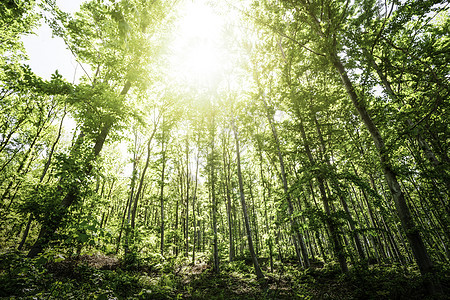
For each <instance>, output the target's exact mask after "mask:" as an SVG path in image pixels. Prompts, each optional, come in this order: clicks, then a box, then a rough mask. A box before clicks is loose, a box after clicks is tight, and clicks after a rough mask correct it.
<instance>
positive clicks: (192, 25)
mask: <svg viewBox="0 0 450 300" xmlns="http://www.w3.org/2000/svg"><path fill="white" fill-rule="evenodd" d="M223 23H224V21H223V17H222V16H220V15H218V14H217V13H216V12H215V11H214V9H213V8H212V7H211V6H209V5H207V4H206V3H205V2H204V1H189V2H186V3H185V5H184V6H183V7H182V16H181V17H180V19H179V21H178V22H177V25H176V28H177V32H176V33H175V39H174V42H173V43H172V45H171V46H170V51H171V58H170V64H171V67H170V70H171V72H170V73H172V76H173V77H175V78H176V79H177V81H183V82H187V83H188V84H197V85H199V84H200V85H205V84H210V83H211V82H212V81H214V79H215V78H217V77H218V76H220V73H221V66H222V65H223V61H222V58H223V56H224V55H223V52H224V51H225V50H224V48H223V46H222V45H221V44H222V28H223Z"/></svg>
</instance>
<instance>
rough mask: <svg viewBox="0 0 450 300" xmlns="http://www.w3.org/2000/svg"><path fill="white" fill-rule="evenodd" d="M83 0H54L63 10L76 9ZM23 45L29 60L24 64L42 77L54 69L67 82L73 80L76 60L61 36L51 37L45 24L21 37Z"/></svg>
mask: <svg viewBox="0 0 450 300" xmlns="http://www.w3.org/2000/svg"><path fill="white" fill-rule="evenodd" d="M82 2H83V0H56V3H57V4H58V6H59V7H60V8H61V9H62V10H63V11H65V12H70V13H73V12H75V11H78V9H79V7H80V5H81V3H82ZM23 42H24V46H25V49H26V51H27V54H28V57H29V60H28V61H27V62H26V64H28V65H30V66H31V69H32V70H33V71H34V72H35V73H36V74H37V75H39V76H41V77H43V78H44V79H50V76H51V74H53V73H55V70H58V72H59V73H60V74H61V75H63V77H64V78H66V79H67V80H68V81H69V82H72V81H73V78H74V75H75V69H76V65H77V64H76V61H75V59H74V58H73V55H72V54H71V53H70V51H69V50H67V49H66V45H65V44H64V42H63V40H62V39H61V38H52V32H51V30H50V28H49V27H48V25H47V24H45V23H44V22H42V24H41V27H40V28H39V29H38V30H36V35H29V36H26V37H24V38H23ZM76 73H77V74H76V78H79V77H80V76H81V75H82V73H81V68H79V67H78V68H77V72H76Z"/></svg>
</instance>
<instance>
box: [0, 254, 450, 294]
mask: <svg viewBox="0 0 450 300" xmlns="http://www.w3.org/2000/svg"><path fill="white" fill-rule="evenodd" d="M221 267H222V270H221V272H220V273H219V274H215V273H213V272H212V269H211V266H210V264H208V263H206V262H198V263H197V264H190V263H189V262H187V261H186V260H183V259H173V260H166V261H165V262H164V263H155V259H152V263H150V261H147V262H146V261H145V260H136V259H132V260H131V262H130V261H129V262H128V263H127V264H125V263H124V261H120V260H118V259H117V258H114V257H109V256H103V255H98V254H97V255H82V256H78V257H76V258H70V259H68V258H67V259H66V258H64V257H62V256H53V257H52V258H51V259H48V257H45V256H41V257H39V258H37V259H34V260H30V259H28V258H26V257H24V256H23V255H21V254H17V253H4V254H0V299H105V300H106V299H227V300H228V299H426V298H427V297H426V293H425V289H424V288H423V283H422V280H421V278H420V276H419V275H418V274H417V272H415V271H412V270H405V269H404V268H400V267H398V266H392V265H383V266H379V265H377V266H369V267H368V268H351V270H350V272H349V274H347V275H342V274H340V272H339V271H338V270H337V268H336V266H325V267H321V266H319V265H318V266H316V267H313V268H311V269H308V270H299V269H298V268H296V267H295V266H294V265H293V264H289V263H284V264H283V265H281V264H277V265H275V268H274V272H269V270H268V266H265V264H264V261H263V270H264V271H265V272H264V273H265V276H266V277H265V280H264V281H262V282H261V281H257V279H256V276H255V275H254V274H253V272H252V270H253V268H252V266H251V265H250V264H249V262H246V261H244V260H240V261H235V262H232V263H225V262H224V263H222V265H221ZM439 274H440V276H441V283H442V286H443V288H444V295H450V275H449V273H448V272H444V271H443V270H442V271H441V272H440V273H439ZM444 298H445V297H442V299H444ZM430 299H431V298H430Z"/></svg>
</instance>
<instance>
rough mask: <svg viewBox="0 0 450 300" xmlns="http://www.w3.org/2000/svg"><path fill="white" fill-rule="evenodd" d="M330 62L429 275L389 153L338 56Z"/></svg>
mask: <svg viewBox="0 0 450 300" xmlns="http://www.w3.org/2000/svg"><path fill="white" fill-rule="evenodd" d="M331 61H332V63H333V65H334V66H335V68H336V70H337V71H338V73H339V75H340V76H341V79H342V82H343V84H344V87H345V89H346V91H347V94H348V95H349V97H350V100H351V101H352V103H353V106H354V107H355V108H356V110H357V111H358V114H359V116H360V117H361V120H362V121H363V123H364V125H365V126H366V128H367V130H368V131H369V133H370V135H371V136H372V139H373V141H374V144H375V147H376V149H377V150H378V153H379V155H380V162H381V167H382V169H383V173H384V177H385V179H386V181H387V184H388V186H389V190H390V191H391V194H392V197H393V198H394V203H395V207H396V211H397V214H398V216H399V218H400V221H401V224H402V228H403V231H404V232H405V234H406V237H407V239H408V242H409V244H410V246H411V249H412V251H413V255H414V258H415V261H416V263H417V265H418V266H419V269H420V273H421V274H423V275H425V274H427V273H431V272H433V263H432V262H431V259H430V257H429V255H428V252H427V249H426V247H425V244H424V243H423V240H422V237H421V236H420V233H419V230H418V228H417V227H416V225H415V223H414V220H413V219H412V217H411V213H410V211H409V208H408V206H407V205H406V201H405V196H404V194H403V192H402V190H401V188H400V185H399V183H398V181H397V174H396V173H395V171H394V170H393V169H392V168H391V163H390V159H389V153H387V149H386V147H385V145H384V140H383V138H382V137H381V134H380V132H379V130H378V128H377V126H376V125H375V123H374V122H373V120H372V118H371V117H370V115H369V113H368V112H367V109H366V107H365V104H364V102H363V101H362V99H359V98H358V96H357V94H356V92H355V89H354V87H353V84H352V82H351V81H350V79H349V78H348V75H347V72H346V70H345V68H344V66H343V65H342V63H341V61H340V60H339V58H338V56H337V55H336V54H335V53H333V54H331Z"/></svg>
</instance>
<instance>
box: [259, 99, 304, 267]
mask: <svg viewBox="0 0 450 300" xmlns="http://www.w3.org/2000/svg"><path fill="white" fill-rule="evenodd" d="M261 98H262V100H263V104H264V107H265V109H266V115H267V119H268V121H269V124H270V128H271V130H272V134H273V137H274V140H275V144H276V146H277V154H278V160H279V162H280V170H281V179H282V182H283V190H284V194H285V196H286V202H287V204H288V213H289V220H290V222H291V227H292V230H293V232H294V233H295V236H294V246H295V252H296V253H297V257H298V259H299V262H300V265H303V266H304V267H305V268H309V267H310V263H309V258H308V251H307V249H306V245H305V240H304V238H303V235H302V234H301V232H300V226H299V224H298V220H297V218H295V217H294V206H293V205H292V200H291V196H290V194H289V188H288V184H287V176H286V171H285V165H284V159H283V154H282V153H281V148H280V140H279V138H278V132H277V130H276V128H275V125H274V124H273V114H272V113H270V111H269V107H268V105H267V102H266V99H265V95H264V94H262V95H261ZM297 242H298V243H299V244H300V250H299V249H298V243H297ZM300 253H301V254H300ZM302 257H303V260H302Z"/></svg>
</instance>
